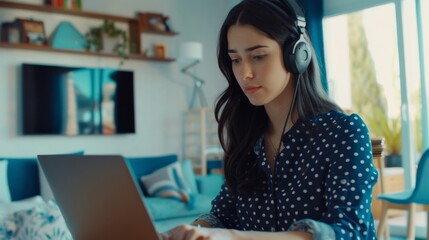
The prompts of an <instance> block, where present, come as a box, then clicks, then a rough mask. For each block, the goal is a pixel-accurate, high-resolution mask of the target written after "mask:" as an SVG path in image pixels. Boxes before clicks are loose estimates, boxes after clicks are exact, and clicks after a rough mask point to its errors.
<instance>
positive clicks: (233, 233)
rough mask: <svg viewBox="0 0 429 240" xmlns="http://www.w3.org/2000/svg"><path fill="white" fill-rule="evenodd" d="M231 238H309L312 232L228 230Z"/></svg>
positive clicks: (281, 239)
mask: <svg viewBox="0 0 429 240" xmlns="http://www.w3.org/2000/svg"><path fill="white" fill-rule="evenodd" d="M229 232H230V235H231V236H232V237H231V239H234V240H253V239H255V240H259V239H270V240H277V239H279V240H284V239H288V240H311V239H312V234H311V233H308V232H298V231H290V232H253V231H237V230H229Z"/></svg>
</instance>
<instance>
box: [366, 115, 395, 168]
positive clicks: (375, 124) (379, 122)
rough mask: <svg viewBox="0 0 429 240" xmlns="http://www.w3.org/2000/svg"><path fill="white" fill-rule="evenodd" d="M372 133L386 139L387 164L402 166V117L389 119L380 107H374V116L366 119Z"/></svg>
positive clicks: (389, 165) (387, 165)
mask: <svg viewBox="0 0 429 240" xmlns="http://www.w3.org/2000/svg"><path fill="white" fill-rule="evenodd" d="M365 121H366V123H367V125H368V128H369V130H370V132H371V134H372V135H375V136H378V137H382V138H384V141H385V146H386V148H385V149H386V151H385V166H386V167H401V166H402V158H401V118H400V116H399V117H396V118H392V119H389V118H388V117H387V114H386V113H385V112H383V111H381V110H380V109H374V117H373V118H367V119H365Z"/></svg>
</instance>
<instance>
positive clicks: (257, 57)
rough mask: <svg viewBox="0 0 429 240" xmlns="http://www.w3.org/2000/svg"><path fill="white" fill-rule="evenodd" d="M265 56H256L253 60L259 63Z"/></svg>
mask: <svg viewBox="0 0 429 240" xmlns="http://www.w3.org/2000/svg"><path fill="white" fill-rule="evenodd" d="M265 56H266V55H256V56H254V57H253V60H257V61H259V60H262V59H263V58H264V57H265Z"/></svg>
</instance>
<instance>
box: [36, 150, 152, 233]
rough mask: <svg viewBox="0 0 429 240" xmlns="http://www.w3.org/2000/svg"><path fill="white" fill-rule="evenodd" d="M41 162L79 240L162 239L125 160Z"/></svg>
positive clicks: (47, 158)
mask: <svg viewBox="0 0 429 240" xmlns="http://www.w3.org/2000/svg"><path fill="white" fill-rule="evenodd" d="M37 157H38V161H39V164H40V166H41V168H42V170H43V172H44V173H45V175H46V179H47V180H48V183H49V186H50V187H51V189H52V192H53V194H54V197H55V200H56V202H57V204H58V206H59V208H60V210H61V213H62V215H63V217H64V220H65V222H66V224H67V227H68V228H69V230H70V232H71V234H72V236H73V238H74V239H75V240H87V239H90V240H93V239H103V240H109V239H112V240H113V239H129V240H133V239H136V240H137V239H138V240H159V239H160V238H159V236H158V234H157V232H156V230H155V227H154V224H153V223H152V220H151V218H150V216H149V213H148V211H147V209H146V207H145V204H144V200H143V197H142V196H143V194H142V192H141V190H140V189H139V187H138V184H137V183H136V182H135V181H134V179H133V176H132V173H131V171H132V170H131V168H130V167H129V166H128V164H127V162H126V160H125V159H124V158H123V157H121V156H102V155H84V156H82V155H38V156H37Z"/></svg>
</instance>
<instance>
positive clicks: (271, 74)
mask: <svg viewBox="0 0 429 240" xmlns="http://www.w3.org/2000/svg"><path fill="white" fill-rule="evenodd" d="M296 20H297V21H296ZM304 27H305V20H304V19H303V15H302V12H301V10H300V8H299V7H298V6H297V5H296V3H295V2H294V1H281V0H244V1H242V2H240V3H239V4H238V5H237V6H235V7H234V8H233V9H232V10H231V11H230V12H229V14H228V16H227V18H226V20H225V22H224V24H223V26H222V28H221V30H220V35H219V46H218V62H219V66H220V69H221V71H222V73H223V74H224V75H225V77H226V79H227V81H228V87H227V89H226V90H225V91H224V92H223V93H222V94H221V96H220V98H219V100H218V101H217V104H216V109H215V114H216V117H217V120H218V122H219V136H220V140H221V144H222V146H223V148H224V150H225V158H224V170H225V184H224V185H223V186H222V189H221V192H220V193H219V195H218V196H217V197H216V198H215V199H214V200H213V202H212V210H211V212H210V213H209V214H206V215H203V216H201V217H199V218H198V219H197V220H196V221H195V222H194V223H193V224H192V225H182V226H179V227H176V228H174V229H172V230H170V231H169V235H170V239H180V240H182V239H324V240H327V239H376V237H375V236H376V235H375V229H374V221H373V217H372V214H371V197H372V188H373V186H374V184H375V183H376V180H377V171H376V170H375V168H374V166H373V164H372V154H371V144H370V138H369V133H368V130H367V128H366V126H365V124H364V123H363V121H362V120H361V119H360V117H359V116H357V115H356V114H352V115H350V116H349V115H346V114H344V113H343V112H342V111H341V109H340V108H339V107H338V106H337V105H336V104H334V103H333V102H331V101H330V100H329V99H328V98H327V97H326V95H325V94H324V91H323V90H322V88H321V84H320V77H319V68H318V65H317V62H316V58H315V57H314V56H313V57H311V53H312V47H311V45H310V43H309V40H308V36H307V34H306V33H305V29H304ZM197 225H198V226H197ZM200 226H202V227H200Z"/></svg>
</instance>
